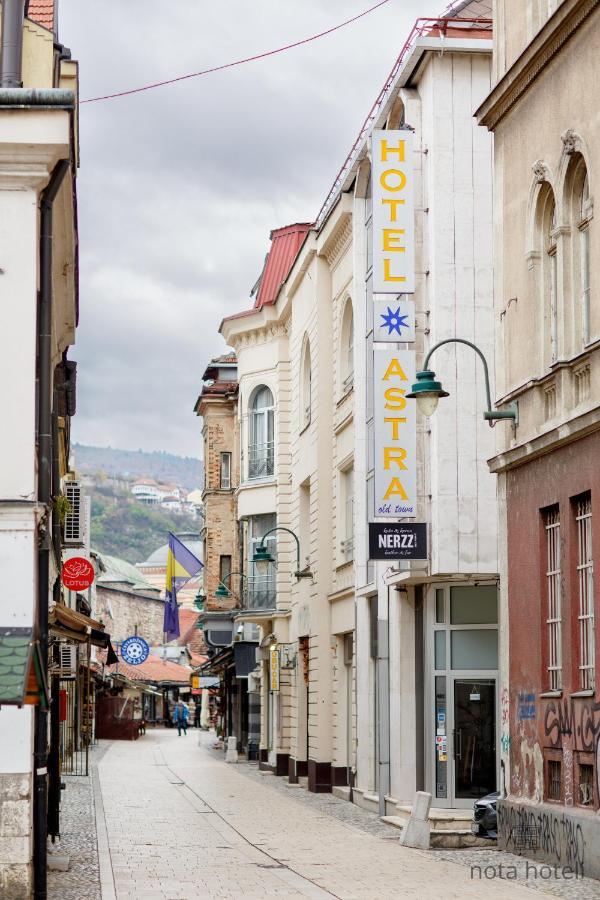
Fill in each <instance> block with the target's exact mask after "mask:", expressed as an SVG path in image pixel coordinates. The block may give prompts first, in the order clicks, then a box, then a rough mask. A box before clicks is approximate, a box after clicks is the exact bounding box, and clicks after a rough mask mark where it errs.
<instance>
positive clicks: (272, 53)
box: [79, 0, 390, 105]
mask: <svg viewBox="0 0 600 900" xmlns="http://www.w3.org/2000/svg"><path fill="white" fill-rule="evenodd" d="M389 2H390V0H379V3H376V4H375V5H374V6H370V7H369V8H368V9H364V10H363V11H362V12H361V13H358V14H357V15H356V16H352V18H351V19H346V21H345V22H340V23H339V24H338V25H333V26H332V27H331V28H327V29H326V30H325V31H321V32H319V34H313V35H311V36H310V37H307V38H303V39H302V40H301V41H294V43H293V44H286V45H285V46H283V47H277V48H276V49H275V50H267V51H265V52H264V53H257V54H256V55H255V56H247V57H246V58H245V59H236V60H234V61H233V62H229V63H224V64H223V65H221V66H212V67H211V68H210V69H202V70H201V71H200V72H190V73H188V74H187V75H178V76H177V77H176V78H168V79H166V80H165V81H156V82H154V83H152V84H145V85H142V86H141V87H138V88H130V89H129V90H126V91H117V92H116V93H114V94H103V95H101V96H98V97H88V98H87V100H80V101H79V103H80V105H83V104H84V103H97V102H99V101H100V100H115V99H117V98H119V97H128V96H130V95H131V94H141V93H142V92H143V91H152V90H154V88H159V87H165V86H166V85H169V84H176V83H177V82H178V81H187V80H188V79H189V78H198V77H199V76H200V75H210V74H211V73H212V72H222V71H223V69H233V68H234V67H235V66H241V65H243V64H244V63H248V62H255V61H256V60H258V59H265V58H266V57H268V56H275V54H277V53H283V52H285V51H286V50H293V49H294V47H301V46H302V45H303V44H310V43H311V41H316V40H318V39H319V38H322V37H326V35H328V34H332V33H333V32H334V31H339V30H340V28H345V26H346V25H351V24H352V22H356V21H357V20H358V19H362V18H363V17H364V16H367V15H369V13H372V12H374V11H375V10H376V9H379V7H380V6H385V5H386V4H387V3H389Z"/></svg>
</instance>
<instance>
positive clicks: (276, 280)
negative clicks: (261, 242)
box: [254, 222, 312, 309]
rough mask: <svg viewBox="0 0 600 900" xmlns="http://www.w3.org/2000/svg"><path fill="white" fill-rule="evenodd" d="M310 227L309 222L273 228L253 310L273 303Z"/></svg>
mask: <svg viewBox="0 0 600 900" xmlns="http://www.w3.org/2000/svg"><path fill="white" fill-rule="evenodd" d="M311 227H312V226H311V224H310V222H298V223H296V224H295V225H286V226H285V228H275V229H274V230H273V231H272V232H271V235H270V237H271V249H270V250H269V254H268V256H267V260H266V262H265V267H264V269H263V272H262V275H261V276H260V285H259V288H258V292H257V295H256V301H255V303H254V308H255V309H260V308H261V307H262V306H266V305H268V304H269V303H274V302H275V300H276V299H277V294H278V293H279V288H280V287H281V285H282V284H283V282H284V281H285V279H286V278H287V277H288V275H289V273H290V269H291V268H292V266H293V265H294V261H295V259H296V257H297V256H298V251H299V250H300V247H301V246H302V244H303V243H304V238H305V237H306V233H307V231H308V230H309V229H310V228H311Z"/></svg>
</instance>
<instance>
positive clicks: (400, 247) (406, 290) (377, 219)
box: [372, 131, 415, 294]
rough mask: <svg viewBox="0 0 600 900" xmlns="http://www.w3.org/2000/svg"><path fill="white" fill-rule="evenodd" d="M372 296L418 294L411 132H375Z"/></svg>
mask: <svg viewBox="0 0 600 900" xmlns="http://www.w3.org/2000/svg"><path fill="white" fill-rule="evenodd" d="M372 152H373V157H372V160H373V161H372V166H373V293H374V294H413V293H414V291H415V213H414V199H413V195H414V175H413V133H412V131H374V132H373V145H372Z"/></svg>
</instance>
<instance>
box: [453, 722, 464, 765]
mask: <svg viewBox="0 0 600 900" xmlns="http://www.w3.org/2000/svg"><path fill="white" fill-rule="evenodd" d="M452 743H453V745H454V759H462V728H459V729H458V741H457V740H456V729H455V728H454V729H453V730H452Z"/></svg>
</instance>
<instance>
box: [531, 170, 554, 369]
mask: <svg viewBox="0 0 600 900" xmlns="http://www.w3.org/2000/svg"><path fill="white" fill-rule="evenodd" d="M533 171H534V175H535V181H534V183H533V185H532V190H531V193H530V211H531V215H530V219H529V221H530V244H529V246H530V249H529V251H528V254H527V255H528V257H529V259H530V262H531V267H532V268H535V269H536V276H537V277H536V285H535V290H536V294H537V297H538V309H539V316H538V330H539V333H540V338H541V351H542V352H541V357H542V367H543V369H544V370H545V369H547V368H548V367H549V366H551V365H552V364H553V363H554V362H555V361H556V360H557V358H558V305H559V281H558V242H557V227H556V226H557V213H556V199H555V194H554V189H553V187H552V183H551V181H550V172H549V169H548V167H547V166H546V165H545V164H544V163H543V162H541V161H538V162H536V163H535V165H534V167H533Z"/></svg>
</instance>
